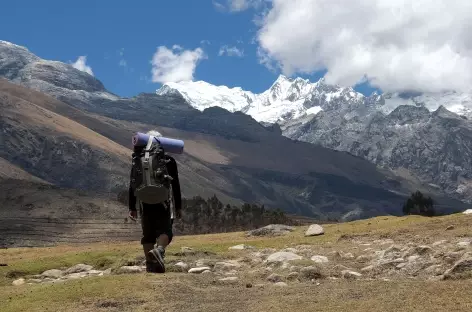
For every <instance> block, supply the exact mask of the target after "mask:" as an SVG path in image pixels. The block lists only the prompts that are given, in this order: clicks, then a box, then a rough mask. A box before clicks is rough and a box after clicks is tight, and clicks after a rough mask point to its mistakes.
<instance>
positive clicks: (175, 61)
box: [152, 45, 207, 83]
mask: <svg viewBox="0 0 472 312" xmlns="http://www.w3.org/2000/svg"><path fill="white" fill-rule="evenodd" d="M206 58H207V56H206V54H205V53H204V52H203V50H202V49H201V48H196V49H195V50H193V51H192V50H184V49H183V48H182V47H180V46H178V45H174V46H173V47H172V49H168V48H167V47H165V46H160V47H158V48H157V51H156V53H154V56H153V58H152V81H153V82H158V83H166V82H179V81H189V80H193V74H194V73H195V69H196V67H197V64H198V62H199V61H201V60H203V59H206Z"/></svg>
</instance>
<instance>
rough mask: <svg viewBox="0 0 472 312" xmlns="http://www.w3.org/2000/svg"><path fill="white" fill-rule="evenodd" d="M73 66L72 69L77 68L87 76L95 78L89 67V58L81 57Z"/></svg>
mask: <svg viewBox="0 0 472 312" xmlns="http://www.w3.org/2000/svg"><path fill="white" fill-rule="evenodd" d="M71 65H72V67H74V68H76V69H78V70H80V71H83V72H86V73H87V74H89V75H91V76H93V71H92V67H90V66H88V65H87V56H79V57H78V58H77V61H75V62H74V63H72V64H71Z"/></svg>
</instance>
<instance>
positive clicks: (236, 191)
mask: <svg viewBox="0 0 472 312" xmlns="http://www.w3.org/2000/svg"><path fill="white" fill-rule="evenodd" d="M0 77H2V78H3V79H0V107H1V108H0V109H1V111H2V114H1V115H0V166H1V167H0V168H1V169H2V172H3V173H4V174H3V175H0V186H1V185H4V186H5V187H6V189H7V190H8V194H6V195H5V196H4V197H3V198H1V199H2V202H1V203H0V207H1V208H2V209H3V212H2V214H5V213H7V214H9V213H10V214H11V213H22V212H26V213H27V214H35V215H41V214H44V215H45V216H47V215H48V214H49V213H51V209H49V210H42V211H43V212H38V211H34V209H33V210H32V209H30V208H31V207H35V206H41V207H46V206H48V205H47V202H44V200H45V199H44V198H41V203H38V202H34V203H32V201H35V200H36V201H38V200H39V199H37V198H36V199H35V198H32V197H28V196H25V194H24V192H23V189H22V188H24V187H26V186H25V185H27V186H28V187H30V188H37V189H38V190H41V189H44V188H45V186H44V185H49V186H47V188H48V190H50V191H49V192H50V193H54V192H53V191H51V185H53V188H52V190H54V188H55V187H59V188H65V189H70V190H77V192H79V193H80V192H86V194H88V195H87V196H86V197H87V198H94V197H93V196H95V195H94V194H96V196H103V195H104V194H109V195H110V196H115V197H116V196H117V195H118V194H119V193H120V192H123V191H125V190H126V189H127V185H128V184H127V183H128V178H129V166H130V155H131V150H130V148H131V136H132V135H133V134H134V133H135V132H136V131H147V130H153V129H156V130H158V131H160V132H161V133H163V134H164V135H165V136H168V137H173V138H179V139H182V140H184V142H185V153H184V154H182V155H177V156H176V160H177V162H178V164H179V173H180V176H181V183H182V191H183V196H184V197H191V196H195V195H200V196H204V197H210V196H213V195H214V194H216V195H217V196H218V198H220V199H221V200H222V202H225V203H241V202H244V201H245V202H254V203H259V204H264V205H266V206H267V207H269V208H282V209H284V210H285V211H287V212H289V213H295V214H299V215H305V216H310V217H316V218H319V219H325V220H326V219H336V220H350V219H358V218H365V217H370V216H374V215H382V214H400V213H401V205H402V203H403V202H404V200H405V198H406V197H407V196H409V194H410V192H413V191H415V190H422V191H425V192H428V193H429V194H432V195H433V197H434V198H435V199H436V200H437V201H438V203H440V204H441V205H440V206H439V207H440V208H439V209H440V210H442V211H443V212H452V211H461V210H463V209H464V207H466V205H464V204H463V203H462V202H460V201H457V200H455V199H453V198H451V197H450V196H446V194H445V193H444V192H443V190H442V189H441V188H437V187H436V186H431V185H428V184H427V183H426V184H425V183H421V182H420V181H419V180H417V179H415V178H414V177H413V174H412V173H411V172H410V171H409V170H408V168H406V169H404V171H403V172H401V174H399V173H398V170H397V172H395V171H392V170H390V169H389V168H380V167H378V166H376V165H375V164H372V163H371V162H369V161H367V160H365V159H363V158H362V157H359V156H356V155H353V154H352V153H350V152H345V151H336V150H334V149H332V148H327V147H324V146H320V145H319V144H318V145H317V144H312V143H309V142H303V141H300V140H294V139H293V138H290V137H287V135H285V136H284V135H282V132H285V133H288V132H287V131H292V132H291V133H297V132H296V131H294V128H293V127H294V124H293V122H303V125H309V123H310V122H313V121H314V120H315V119H313V118H312V116H315V117H318V116H322V115H323V114H325V113H326V112H327V111H328V107H331V109H332V111H333V112H334V111H335V110H336V107H338V108H340V111H342V109H344V108H343V107H344V106H345V103H344V102H343V101H344V99H345V98H349V99H351V100H352V102H353V103H357V104H355V105H358V106H361V104H362V103H364V102H365V100H363V99H364V98H363V97H362V96H360V95H359V94H358V93H356V92H354V91H352V90H351V89H343V90H342V92H340V93H339V94H337V93H336V92H334V93H336V94H333V95H332V98H331V99H330V100H327V97H326V95H323V94H322V92H321V91H320V92H318V93H316V92H312V95H310V94H311V93H310V94H309V92H308V91H303V92H305V93H303V94H304V95H303V96H301V95H300V96H299V97H298V98H297V97H296V96H294V97H292V98H291V100H293V101H292V102H296V103H298V104H297V105H299V108H300V109H299V110H296V111H293V112H292V111H291V110H290V109H289V108H290V107H289V105H286V102H283V101H282V102H283V103H282V102H280V101H278V100H277V98H275V97H274V94H275V93H277V94H282V93H284V92H285V93H284V94H288V93H287V92H289V91H287V90H288V89H287V88H286V85H283V84H282V83H281V81H282V80H284V81H290V80H289V79H287V78H285V79H283V77H280V78H279V80H280V81H279V82H280V83H279V84H278V87H274V86H273V87H274V88H273V90H272V91H274V92H272V91H271V92H266V93H265V95H257V96H256V95H253V96H252V97H251V96H250V94H249V93H245V92H243V91H242V90H240V89H238V90H239V91H240V92H239V93H238V94H240V97H239V98H237V100H236V99H235V100H231V101H232V102H231V103H230V102H229V100H228V102H225V104H220V103H219V102H205V103H204V102H202V101H197V99H196V98H195V97H191V96H190V95H189V94H190V92H187V94H183V93H184V92H181V91H178V90H177V86H178V87H181V88H183V87H182V86H185V84H178V85H176V84H174V85H172V84H168V85H164V86H163V87H162V88H161V89H160V90H159V91H157V92H156V93H142V94H138V95H136V96H135V97H131V98H123V97H120V96H117V95H115V94H112V93H111V92H109V91H107V90H106V88H105V87H104V85H103V84H102V83H101V82H100V81H99V80H98V79H96V78H95V77H93V76H90V75H89V74H87V73H85V72H81V71H79V70H77V69H75V68H73V67H72V66H71V65H70V64H65V63H61V62H57V61H49V60H44V59H41V58H40V57H38V56H36V55H34V54H33V53H31V52H30V51H29V50H28V49H27V48H25V47H21V46H18V45H15V44H12V43H9V42H5V41H0ZM295 81H296V82H298V83H299V84H300V85H297V86H292V87H291V88H292V89H295V88H299V90H302V89H303V88H305V89H303V90H308V89H310V88H311V87H309V86H308V83H307V82H306V81H302V80H300V79H298V80H297V79H296V80H295ZM198 84H200V85H204V83H201V82H200V83H198V82H195V83H188V84H187V85H189V86H190V85H192V86H193V85H195V86H196V85H198ZM205 85H206V86H208V87H209V88H212V87H211V85H209V84H205ZM274 85H277V84H274ZM316 85H317V86H318V88H320V89H321V90H326V92H328V90H337V89H336V87H332V86H327V85H325V84H324V83H323V81H320V82H318V84H316ZM302 86H304V87H302ZM202 90H203V89H202ZM223 90H226V91H227V94H226V95H225V94H219V95H216V96H219V97H221V98H226V99H229V98H230V95H231V94H232V91H231V92H230V91H228V90H230V89H228V88H226V89H225V88H224V87H223ZM226 91H225V92H226ZM276 91H277V92H276ZM323 92H325V91H323ZM201 94H202V96H203V95H208V94H210V91H208V92H203V93H201ZM244 94H246V95H247V97H246V96H245V95H244ZM299 94H302V93H299ZM305 95H307V96H311V97H310V98H311V99H312V101H311V102H307V100H306V97H305ZM238 96H239V95H238ZM243 98H247V99H248V103H249V102H250V103H252V106H251V104H246V105H245V104H244V102H243V101H242V99H243ZM341 98H342V99H343V100H340V99H341ZM377 98H380V96H378V95H373V96H372V97H370V98H368V99H371V100H370V101H371V102H372V105H377V102H378V101H377ZM317 99H318V100H317ZM374 100H375V101H374ZM192 101H193V102H192ZM238 101H239V102H238ZM317 101H318V102H317ZM363 101H364V102H363ZM212 103H213V104H212ZM255 103H259V104H257V105H259V106H257V105H256V104H255ZM314 104H316V105H314ZM199 105H200V106H199ZM231 105H232V106H231ZM255 105H256V106H255ZM272 105H274V107H275V106H277V105H278V107H279V108H281V110H285V112H286V113H284V114H282V116H280V118H279V117H277V115H276V114H275V115H274V114H273V113H272V112H269V111H270V110H269V109H266V108H270V107H271V106H272ZM343 105H344V106H343ZM302 107H303V109H302ZM256 108H257V109H258V110H259V111H260V112H262V113H265V112H267V116H269V117H270V116H275V117H270V118H269V117H267V118H268V119H265V120H266V121H264V122H263V121H262V120H261V119H258V118H255V117H253V116H252V115H250V114H249V112H251V110H254V109H256ZM282 108H283V109H282ZM287 112H288V113H287ZM297 114H298V115H297ZM366 115H367V114H366ZM442 115H443V114H441V118H442ZM454 116H455V115H454ZM307 117H309V118H307ZM271 118H272V119H271ZM353 118H355V117H353ZM297 129H300V130H301V129H302V127H298V128H297ZM454 153H455V152H452V154H453V155H455V154H454ZM12 181H28V183H25V182H18V187H17V188H16V187H13V186H12V185H14V184H12V183H14V182H12ZM77 192H75V193H74V192H66V193H64V192H63V193H62V194H69V195H68V196H72V197H73V195H70V194H79V193H77ZM36 193H37V192H36ZM39 193H40V192H39ZM90 194H91V195H90ZM77 196H79V195H77ZM79 197H80V196H79ZM61 198H63V197H61ZM74 198H75V197H74ZM50 200H53V199H49V201H50ZM46 201H47V200H46ZM92 206H93V207H95V208H96V204H94V205H92ZM25 207H29V208H28V209H26V210H25ZM55 207H56V206H55ZM16 208H18V209H16ZM95 208H94V209H92V210H91V209H89V208H87V209H84V208H83V207H82V208H80V209H83V210H84V211H86V212H87V213H92V212H93V211H95V212H93V213H98V211H97V209H95ZM5 209H6V210H5ZM62 209H63V210H62V211H61V213H62V215H64V214H65V213H66V212H67V210H68V209H74V211H75V212H76V210H77V209H79V208H78V206H77V205H74V206H68V205H67V203H64V206H63V208H62ZM5 211H6V212H5ZM91 211H92V212H91ZM113 211H115V212H116V210H113Z"/></svg>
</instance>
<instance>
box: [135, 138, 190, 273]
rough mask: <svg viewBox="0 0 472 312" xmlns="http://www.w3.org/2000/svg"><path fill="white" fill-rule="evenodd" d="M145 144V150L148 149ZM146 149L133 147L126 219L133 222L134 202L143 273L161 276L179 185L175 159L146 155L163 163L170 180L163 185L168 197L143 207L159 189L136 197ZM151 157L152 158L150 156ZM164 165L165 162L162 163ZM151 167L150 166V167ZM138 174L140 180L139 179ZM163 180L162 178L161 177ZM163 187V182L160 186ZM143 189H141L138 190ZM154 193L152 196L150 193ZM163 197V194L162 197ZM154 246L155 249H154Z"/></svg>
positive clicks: (179, 205) (177, 211)
mask: <svg viewBox="0 0 472 312" xmlns="http://www.w3.org/2000/svg"><path fill="white" fill-rule="evenodd" d="M148 134H151V135H152V136H154V137H160V136H161V135H160V133H158V132H155V131H153V132H152V133H148ZM150 145H151V144H150V143H149V144H148V145H147V146H150ZM147 146H144V147H140V146H135V147H134V151H133V154H132V166H131V174H130V186H129V217H130V218H131V219H132V220H134V221H135V220H136V219H137V209H136V203H137V202H138V207H139V213H140V217H141V227H142V238H141V244H142V246H143V251H144V255H145V257H146V271H147V272H152V273H164V272H165V265H164V256H165V249H166V247H167V246H168V245H169V244H170V243H171V241H172V238H173V231H172V226H173V222H174V212H175V217H177V219H180V218H181V208H182V199H181V193H180V182H179V176H178V170H177V163H176V161H175V159H174V158H173V157H171V156H169V155H168V154H167V153H165V151H164V152H163V153H154V154H153V152H150V154H151V156H150V157H151V159H152V162H153V163H155V162H158V160H159V159H160V158H159V157H163V158H164V159H165V161H166V162H167V163H166V164H165V165H163V166H164V167H165V168H163V170H165V169H167V174H168V176H170V179H169V180H170V183H167V187H168V188H169V192H168V194H169V196H168V197H167V200H165V201H162V202H159V203H154V204H150V203H146V202H144V201H143V200H142V198H153V196H154V198H156V196H158V195H157V194H158V193H159V192H161V189H157V188H148V189H149V190H151V191H148V192H147V193H144V194H142V193H141V197H140V193H139V192H138V195H136V189H137V188H138V187H139V186H142V185H143V184H144V182H143V181H145V178H144V177H143V174H142V173H141V172H143V170H140V169H142V160H143V159H144V156H145V155H146V148H147ZM152 149H153V148H151V150H152ZM157 154H159V156H156V155H157ZM152 155H154V156H152ZM164 163H165V162H164ZM154 166H155V164H153V167H154ZM140 173H141V176H140ZM164 176H165V175H164ZM163 184H164V185H165V182H164V183H163ZM141 189H143V188H141ZM153 192H154V193H153ZM164 194H167V193H164ZM154 245H156V246H155V247H154Z"/></svg>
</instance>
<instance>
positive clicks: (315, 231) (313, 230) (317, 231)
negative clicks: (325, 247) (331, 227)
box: [305, 224, 324, 236]
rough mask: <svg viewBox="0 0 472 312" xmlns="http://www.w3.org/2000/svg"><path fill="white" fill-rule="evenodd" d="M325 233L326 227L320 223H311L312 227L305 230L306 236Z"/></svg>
mask: <svg viewBox="0 0 472 312" xmlns="http://www.w3.org/2000/svg"><path fill="white" fill-rule="evenodd" d="M323 234H324V229H323V227H322V226H321V225H318V224H312V225H310V227H309V228H308V229H307V230H306V232H305V236H318V235H323Z"/></svg>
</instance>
